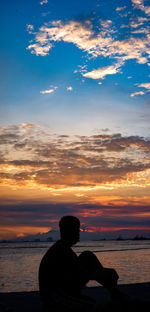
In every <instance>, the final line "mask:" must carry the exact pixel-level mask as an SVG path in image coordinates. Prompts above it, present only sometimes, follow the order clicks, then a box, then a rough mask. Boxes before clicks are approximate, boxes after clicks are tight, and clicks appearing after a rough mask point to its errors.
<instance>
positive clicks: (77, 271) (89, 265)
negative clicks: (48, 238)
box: [39, 216, 118, 311]
mask: <svg viewBox="0 0 150 312" xmlns="http://www.w3.org/2000/svg"><path fill="white" fill-rule="evenodd" d="M59 227H60V236H61V237H60V240H58V241H57V242H56V243H54V244H53V245H52V247H50V248H49V250H48V251H47V252H46V254H45V255H44V257H43V259H42V261H41V263H40V268H39V288H40V296H41V299H42V300H43V301H44V302H46V303H50V302H51V301H52V300H53V299H54V301H58V302H59V301H60V304H61V299H60V298H66V297H67V296H68V298H73V297H74V298H80V296H82V294H81V291H82V289H83V287H84V286H85V285H86V284H87V282H88V281H89V280H96V281H97V282H98V283H100V284H102V285H103V286H104V287H105V288H107V289H108V290H109V291H110V293H111V295H115V294H117V292H118V289H117V280H118V274H117V273H116V271H115V270H114V269H110V268H104V267H103V266H102V264H101V263H100V262H99V260H98V259H97V257H96V256H95V255H94V253H92V252H91V251H84V252H82V253H81V254H80V255H79V256H77V255H76V253H75V252H74V251H73V250H72V249H71V247H72V246H73V245H74V244H76V243H77V242H78V241H79V234H80V221H79V219H77V218H76V217H74V216H64V217H63V218H62V219H61V220H60V222H59ZM62 301H63V300H62ZM66 306H67V303H66ZM85 310H86V311H88V309H85Z"/></svg>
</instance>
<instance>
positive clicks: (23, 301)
mask: <svg viewBox="0 0 150 312" xmlns="http://www.w3.org/2000/svg"><path fill="white" fill-rule="evenodd" d="M119 289H120V290H121V291H122V292H124V293H125V294H127V295H129V296H132V297H135V298H138V300H140V301H142V302H143V303H144V305H143V309H142V312H143V311H148V310H147V308H146V307H147V306H149V302H150V282H149V283H136V284H126V285H119ZM83 293H84V294H85V295H87V296H89V297H92V298H94V299H96V300H97V301H99V302H100V303H101V304H103V305H105V304H107V303H108V302H109V300H110V297H109V293H108V291H107V290H106V289H105V288H104V287H85V288H84V290H83ZM6 311H7V312H9V311H10V312H11V311H12V312H13V311H14V312H26V311H28V312H34V311H35V312H42V311H44V307H43V304H42V303H41V302H40V296H39V292H38V291H31V292H10V293H0V312H6Z"/></svg>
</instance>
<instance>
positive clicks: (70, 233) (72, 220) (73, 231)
mask: <svg viewBox="0 0 150 312" xmlns="http://www.w3.org/2000/svg"><path fill="white" fill-rule="evenodd" d="M59 228H60V236H61V239H62V240H63V241H65V242H66V243H68V244H69V245H70V246H72V245H74V244H76V243H77V242H78V241H79V236H80V235H79V234H80V221H79V219H78V218H76V217H74V216H64V217H62V218H61V220H60V222H59Z"/></svg>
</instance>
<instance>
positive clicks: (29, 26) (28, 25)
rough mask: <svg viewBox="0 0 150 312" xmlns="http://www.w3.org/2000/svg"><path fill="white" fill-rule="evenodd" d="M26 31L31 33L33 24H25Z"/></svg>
mask: <svg viewBox="0 0 150 312" xmlns="http://www.w3.org/2000/svg"><path fill="white" fill-rule="evenodd" d="M26 26H27V31H28V33H29V34H33V30H34V26H33V25H31V24H27V25H26Z"/></svg>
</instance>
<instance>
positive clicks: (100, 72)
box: [82, 64, 120, 79]
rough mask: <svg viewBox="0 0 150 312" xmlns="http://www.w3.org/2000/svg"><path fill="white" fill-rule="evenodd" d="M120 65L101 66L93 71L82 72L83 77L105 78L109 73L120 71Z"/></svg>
mask: <svg viewBox="0 0 150 312" xmlns="http://www.w3.org/2000/svg"><path fill="white" fill-rule="evenodd" d="M119 67H120V65H118V64H116V65H110V66H106V67H101V68H98V69H94V70H92V71H91V72H87V73H82V76H83V77H86V78H91V79H104V77H105V76H107V75H114V74H117V73H118V72H120V68H119Z"/></svg>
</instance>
